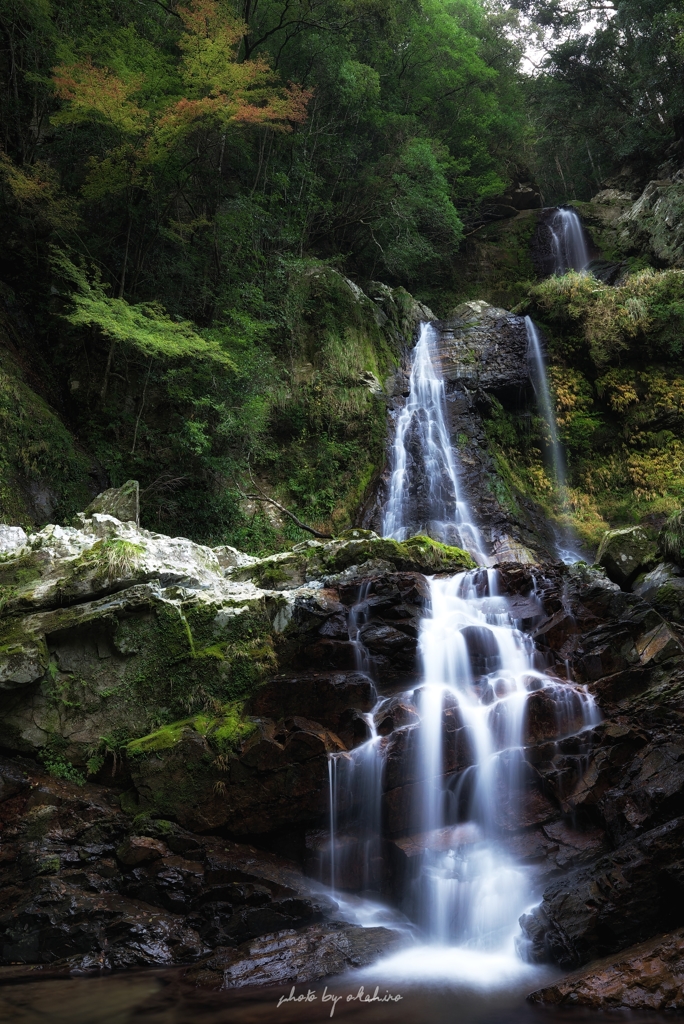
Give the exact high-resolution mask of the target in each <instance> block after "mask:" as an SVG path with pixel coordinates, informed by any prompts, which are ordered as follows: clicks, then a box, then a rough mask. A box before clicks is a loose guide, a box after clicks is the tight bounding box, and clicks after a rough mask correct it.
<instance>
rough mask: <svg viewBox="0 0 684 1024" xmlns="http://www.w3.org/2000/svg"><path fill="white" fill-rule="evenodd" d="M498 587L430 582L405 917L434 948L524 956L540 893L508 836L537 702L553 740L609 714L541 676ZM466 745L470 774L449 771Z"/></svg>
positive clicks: (484, 579)
mask: <svg viewBox="0 0 684 1024" xmlns="http://www.w3.org/2000/svg"><path fill="white" fill-rule="evenodd" d="M496 582H497V577H496V573H495V572H494V571H492V570H489V571H486V572H485V571H482V570H481V571H479V572H474V573H472V572H471V573H464V574H460V575H458V576H455V577H451V578H448V579H434V580H432V581H431V585H430V590H431V595H432V617H431V618H427V619H425V620H424V623H423V629H422V633H421V639H420V643H421V651H422V654H423V663H424V683H423V684H422V686H421V688H420V693H419V694H418V695H417V696H418V706H419V710H420V715H421V725H420V729H419V749H420V751H421V768H422V771H421V774H422V776H423V778H422V781H421V784H420V787H419V793H418V794H417V797H416V799H417V800H418V801H419V804H420V808H421V813H422V824H423V833H422V835H421V837H420V842H421V844H422V846H423V853H422V854H421V855H420V856H419V857H416V858H414V867H413V879H412V881H411V883H410V888H409V891H408V892H407V905H406V909H407V912H408V913H409V914H410V916H411V917H413V918H414V919H417V920H418V921H419V923H420V924H421V925H422V927H423V929H424V931H425V932H426V933H427V935H428V936H429V938H430V939H431V940H432V941H433V942H438V943H446V944H450V945H458V946H467V947H469V948H471V949H479V950H482V951H491V950H499V951H502V952H504V951H508V953H510V954H511V955H514V953H515V946H514V943H515V937H516V934H517V932H518V920H519V918H520V916H521V914H522V913H523V911H524V910H525V908H526V907H527V906H528V905H529V903H530V900H531V896H532V887H531V879H530V878H529V875H528V872H527V871H525V870H524V869H522V868H521V867H519V866H518V865H517V864H516V862H515V859H514V858H513V857H512V856H511V854H510V853H509V852H508V851H507V849H506V844H505V842H504V841H503V839H502V837H503V835H505V832H506V829H507V827H510V825H511V823H513V822H515V820H516V819H517V817H518V816H519V814H520V811H521V805H522V803H523V801H524V799H525V786H526V782H527V777H528V773H529V765H528V764H527V762H526V761H525V757H524V745H525V743H529V742H530V737H529V736H526V731H528V725H527V707H528V700H529V698H530V695H531V694H535V695H537V696H536V697H535V702H536V704H537V705H538V706H540V707H543V708H544V709H545V714H546V715H547V717H548V723H547V728H548V731H549V738H551V737H552V736H554V737H556V736H557V737H562V736H568V735H570V734H573V733H577V732H580V731H582V730H583V729H585V728H586V727H588V726H591V725H593V724H595V723H596V722H597V721H598V717H599V716H598V713H597V709H596V706H595V704H594V701H593V699H592V697H591V696H590V695H589V694H588V693H587V692H586V691H585V690H584V689H583V688H581V687H576V686H572V685H568V684H567V683H564V682H560V681H559V680H557V679H554V678H552V677H550V676H547V675H545V674H544V673H543V672H540V671H539V670H538V669H537V668H535V665H534V660H535V658H534V645H533V643H532V641H531V640H530V639H529V638H528V637H526V636H525V635H524V634H523V633H521V632H520V631H519V630H517V629H516V628H515V626H514V624H513V622H512V620H511V618H510V615H509V612H508V601H507V599H506V598H504V597H499V596H497V593H496ZM540 692H541V697H540V696H538V695H539V694H540ZM415 696H416V695H414V697H415ZM447 723H448V725H447ZM454 727H455V728H454ZM455 737H457V738H456V739H455ZM455 747H456V748H459V747H460V757H461V758H464V757H465V758H466V759H468V760H470V761H471V764H470V766H469V767H467V768H465V769H462V770H461V771H455V772H454V771H453V768H452V771H451V772H450V771H449V768H450V767H452V766H453V764H454V761H455V760H456V762H458V756H459V754H458V753H456V751H455V749H454V748H455ZM465 748H467V752H466V751H465Z"/></svg>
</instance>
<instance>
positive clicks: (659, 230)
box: [617, 179, 684, 267]
mask: <svg viewBox="0 0 684 1024" xmlns="http://www.w3.org/2000/svg"><path fill="white" fill-rule="evenodd" d="M683 214H684V183H683V182H681V181H671V180H669V179H665V180H663V181H649V183H648V185H647V186H646V188H645V189H644V191H643V192H642V194H641V195H640V196H639V198H638V199H637V201H636V202H635V203H634V204H633V205H632V206H631V208H630V209H628V210H627V211H626V212H625V213H624V214H623V215H622V216H621V217H620V219H619V221H618V225H617V226H618V229H619V230H620V235H621V241H622V244H623V246H631V247H632V248H634V247H637V246H639V247H644V248H646V249H647V250H650V252H651V253H652V254H653V255H654V256H655V257H656V259H657V260H658V261H659V262H660V264H661V265H662V264H663V263H664V264H666V265H667V266H671V267H681V266H683V265H684V226H683V223H682V215H683Z"/></svg>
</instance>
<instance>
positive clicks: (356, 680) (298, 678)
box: [247, 671, 375, 729]
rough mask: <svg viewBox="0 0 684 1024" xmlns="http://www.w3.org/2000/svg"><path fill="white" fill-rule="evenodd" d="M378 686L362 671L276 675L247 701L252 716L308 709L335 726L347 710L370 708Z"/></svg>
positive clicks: (276, 715)
mask: <svg viewBox="0 0 684 1024" xmlns="http://www.w3.org/2000/svg"><path fill="white" fill-rule="evenodd" d="M374 703H375V687H374V685H373V683H372V682H371V681H370V679H369V678H368V677H367V676H366V675H364V674H363V673H361V672H355V671H350V672H309V673H302V674H301V675H293V676H282V675H280V676H274V678H273V679H270V680H269V681H268V682H267V683H265V684H264V685H263V686H261V687H260V688H259V689H258V690H257V692H256V693H255V694H254V696H253V697H252V698H251V700H250V702H249V704H248V708H247V710H248V712H249V714H252V715H263V716H264V717H267V718H273V719H276V720H277V719H283V718H288V717H290V716H291V715H295V714H297V713H298V712H300V711H302V710H303V709H306V712H307V714H308V715H309V717H310V718H312V719H314V720H315V721H317V722H322V723H323V724H324V725H328V726H330V727H331V728H333V729H334V728H336V727H337V726H338V724H339V722H340V718H341V716H342V715H343V714H344V713H345V712H347V711H370V710H371V708H372V707H373V704H374Z"/></svg>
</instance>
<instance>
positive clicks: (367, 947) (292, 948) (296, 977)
mask: <svg viewBox="0 0 684 1024" xmlns="http://www.w3.org/2000/svg"><path fill="white" fill-rule="evenodd" d="M402 941H404V939H403V936H402V935H400V933H398V932H395V931H391V930H390V929H389V928H360V927H358V926H356V925H348V924H347V925H341V924H340V925H313V926H311V927H309V928H305V929H302V930H300V931H292V930H289V931H282V932H275V933H274V934H272V935H263V936H261V937H260V938H259V939H256V940H253V941H251V942H246V943H244V944H243V945H242V946H240V947H238V949H226V950H216V951H215V952H214V954H213V955H212V956H211V957H209V958H208V959H207V960H205V961H203V962H202V963H201V964H198V965H197V966H196V967H193V968H191V969H190V970H189V971H187V972H186V975H185V976H186V978H187V979H188V980H189V981H192V982H193V983H194V984H195V985H197V986H200V987H208V988H218V989H229V988H242V987H243V986H245V985H283V984H286V983H287V984H290V983H292V984H293V985H294V984H296V985H302V984H307V983H309V982H312V981H317V980H318V979H319V978H326V977H329V976H330V975H332V974H341V973H342V972H343V971H346V970H348V969H349V968H353V967H364V966H366V965H367V964H370V963H372V962H373V961H374V960H376V959H377V958H378V957H379V956H381V955H383V954H387V953H389V952H390V951H392V950H394V949H396V948H397V946H399V945H400V944H401V943H402Z"/></svg>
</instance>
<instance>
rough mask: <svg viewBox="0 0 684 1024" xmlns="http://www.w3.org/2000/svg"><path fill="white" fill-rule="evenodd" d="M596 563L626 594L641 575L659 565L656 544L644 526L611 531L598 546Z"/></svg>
mask: <svg viewBox="0 0 684 1024" xmlns="http://www.w3.org/2000/svg"><path fill="white" fill-rule="evenodd" d="M596 561H597V562H598V563H599V565H602V566H603V568H604V569H605V570H606V573H607V574H608V576H609V578H610V579H611V580H613V582H614V583H617V584H618V585H619V586H620V587H622V588H623V589H624V590H626V589H627V588H628V587H629V586H630V584H631V583H632V582H633V581H634V580H635V579H636V577H637V576H638V575H639V573H640V572H645V571H646V570H647V569H650V568H651V567H652V566H653V565H655V564H656V562H657V557H656V543H655V541H654V540H652V539H651V538H650V537H649V535H648V534H647V532H646V530H644V528H643V527H642V526H629V527H627V528H625V529H621V530H608V531H607V532H606V533H605V534H604V536H603V540H602V541H601V543H600V545H599V549H598V551H597V553H596Z"/></svg>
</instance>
